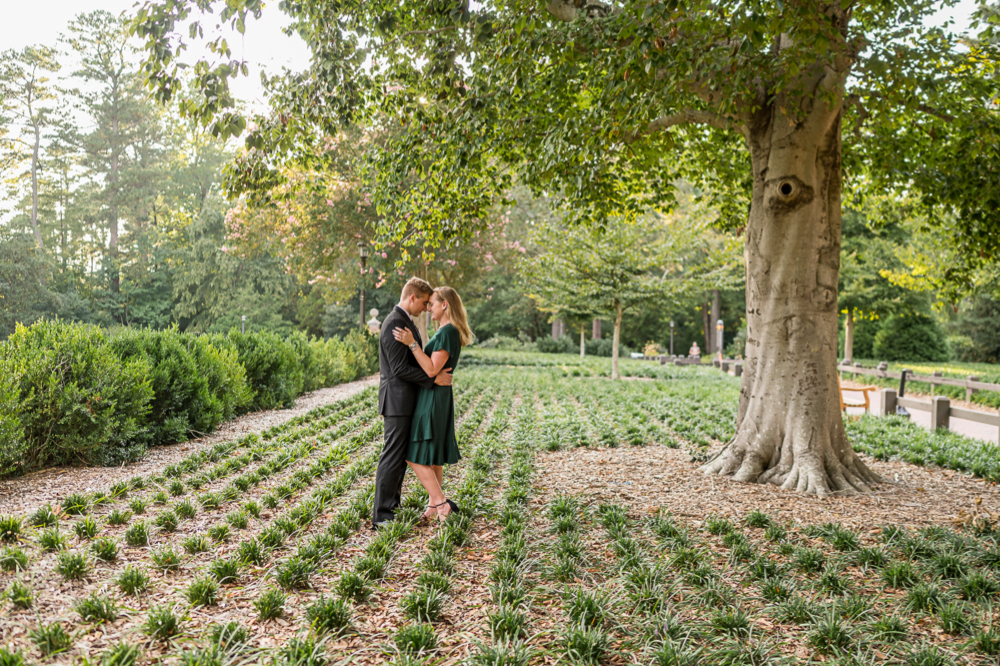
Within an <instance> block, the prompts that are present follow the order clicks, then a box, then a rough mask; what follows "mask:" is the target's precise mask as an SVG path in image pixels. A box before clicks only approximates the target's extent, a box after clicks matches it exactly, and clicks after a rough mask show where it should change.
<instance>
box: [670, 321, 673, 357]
mask: <svg viewBox="0 0 1000 666" xmlns="http://www.w3.org/2000/svg"><path fill="white" fill-rule="evenodd" d="M670 355H671V356H673V355H674V320H673V319H671V320H670Z"/></svg>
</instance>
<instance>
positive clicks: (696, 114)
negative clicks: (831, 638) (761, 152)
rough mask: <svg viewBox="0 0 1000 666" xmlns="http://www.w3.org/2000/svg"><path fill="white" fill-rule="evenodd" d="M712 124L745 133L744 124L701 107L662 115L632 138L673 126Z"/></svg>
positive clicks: (723, 128) (719, 127) (722, 128)
mask: <svg viewBox="0 0 1000 666" xmlns="http://www.w3.org/2000/svg"><path fill="white" fill-rule="evenodd" d="M688 124H697V125H711V126H712V127H715V128H716V129H721V130H740V132H743V133H745V130H744V129H743V126H742V125H741V124H739V123H737V122H735V121H733V120H730V119H729V118H726V117H725V116H722V115H719V114H718V113H713V112H712V111H702V110H699V109H685V110H684V111H680V112H678V113H672V114H669V115H666V116H660V117H659V118H657V119H656V120H654V121H652V122H650V123H649V125H647V126H646V129H644V130H641V131H639V132H636V133H635V134H634V135H633V136H632V140H633V141H634V140H636V139H638V138H639V137H641V136H645V135H647V134H653V133H654V132H661V131H663V130H666V129H670V128H671V127H675V126H677V125H688Z"/></svg>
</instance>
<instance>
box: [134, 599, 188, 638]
mask: <svg viewBox="0 0 1000 666" xmlns="http://www.w3.org/2000/svg"><path fill="white" fill-rule="evenodd" d="M183 621H184V618H183V616H181V615H178V614H177V613H176V612H175V611H174V606H173V604H165V605H162V606H154V607H153V608H151V609H150V610H149V614H148V615H147V616H146V622H145V623H143V625H142V629H143V631H145V632H146V634H147V635H148V636H150V637H151V638H154V639H157V640H161V641H162V640H166V639H168V638H173V637H174V636H176V635H177V634H179V633H180V632H181V624H182V623H183Z"/></svg>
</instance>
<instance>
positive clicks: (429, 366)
mask: <svg viewBox="0 0 1000 666" xmlns="http://www.w3.org/2000/svg"><path fill="white" fill-rule="evenodd" d="M392 333H393V335H394V336H395V338H396V340H398V341H399V342H400V343H402V344H404V345H407V346H409V344H410V343H411V342H413V334H412V333H411V332H410V331H409V329H405V328H396V329H394V330H393V332H392ZM413 356H414V357H415V358H416V359H417V363H419V364H420V369H421V370H423V371H424V372H426V373H427V376H428V377H437V376H438V373H439V372H441V368H443V367H444V364H445V363H447V362H448V352H446V351H444V350H438V351H436V352H433V353H432V354H431V355H430V356H428V355H427V354H425V353H424V350H423V349H421V348H420V347H419V346H418V347H417V348H416V349H414V350H413Z"/></svg>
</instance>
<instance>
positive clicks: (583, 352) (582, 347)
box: [580, 324, 587, 358]
mask: <svg viewBox="0 0 1000 666" xmlns="http://www.w3.org/2000/svg"><path fill="white" fill-rule="evenodd" d="M583 332H584V327H583V324H580V358H583V357H584V356H586V355H587V345H586V338H584V337H583Z"/></svg>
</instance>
